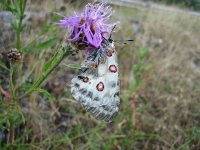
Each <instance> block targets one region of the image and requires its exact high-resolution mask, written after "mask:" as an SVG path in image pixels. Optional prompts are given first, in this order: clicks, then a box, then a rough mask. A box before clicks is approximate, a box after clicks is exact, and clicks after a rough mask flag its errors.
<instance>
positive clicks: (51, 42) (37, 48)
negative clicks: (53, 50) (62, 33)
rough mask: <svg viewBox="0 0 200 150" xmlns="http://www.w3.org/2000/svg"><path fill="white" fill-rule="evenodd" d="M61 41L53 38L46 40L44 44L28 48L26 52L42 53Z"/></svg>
mask: <svg viewBox="0 0 200 150" xmlns="http://www.w3.org/2000/svg"><path fill="white" fill-rule="evenodd" d="M59 40H60V38H57V37H56V38H52V39H49V40H46V41H44V42H41V43H39V44H38V45H36V46H34V47H26V48H24V51H25V52H33V51H42V50H44V49H46V48H49V47H51V46H53V45H55V44H56V43H58V42H59Z"/></svg>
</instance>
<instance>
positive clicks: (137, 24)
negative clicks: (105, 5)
mask: <svg viewBox="0 0 200 150" xmlns="http://www.w3.org/2000/svg"><path fill="white" fill-rule="evenodd" d="M80 6H81V7H82V6H83V4H82V3H80V2H74V3H69V2H67V1H63V2H62V3H61V2H60V1H59V2H58V1H51V2H47V1H44V2H41V1H34V2H28V4H27V18H26V19H25V23H26V24H27V27H26V29H25V32H24V33H23V38H22V39H23V47H25V48H27V49H28V50H30V48H29V47H30V46H29V45H27V44H28V43H30V42H31V41H32V42H31V44H32V47H34V45H37V43H39V41H45V40H47V39H51V37H52V38H54V37H56V38H58V41H57V43H56V44H54V45H53V46H52V47H49V48H47V49H45V50H32V51H31V52H29V53H26V55H25V58H24V60H23V61H24V62H26V65H25V68H28V70H29V71H30V70H32V68H34V69H35V70H34V71H33V72H32V74H31V78H30V81H27V82H30V83H32V82H33V81H34V80H36V79H37V78H38V76H39V75H40V72H41V71H42V68H43V66H44V64H45V62H46V61H47V60H48V59H49V58H50V57H51V56H52V53H53V52H54V51H55V49H54V48H55V47H56V45H57V46H58V45H59V44H60V43H63V42H64V41H65V39H66V38H65V36H66V34H65V31H64V30H63V29H59V28H58V27H57V26H55V25H52V22H54V21H58V19H59V17H58V16H56V15H55V14H53V13H52V12H60V13H62V14H63V15H66V16H69V15H72V13H73V11H74V10H78V11H80V10H81V9H80ZM113 9H115V13H114V16H113V17H112V20H114V21H116V20H117V21H120V24H119V25H117V28H116V30H115V32H114V33H113V35H112V37H113V39H114V41H115V45H116V49H117V51H118V58H119V67H120V80H121V108H120V112H119V114H118V115H117V117H116V118H115V119H114V121H113V122H112V123H111V124H106V123H103V122H101V121H96V120H94V119H93V118H91V117H90V116H89V115H88V114H87V113H86V112H85V110H84V109H83V108H82V107H81V106H80V104H78V103H76V102H75V100H73V98H72V96H71V94H70V80H71V79H72V78H73V76H75V75H76V74H77V72H78V71H77V70H76V69H72V68H67V67H66V66H65V64H72V63H80V62H81V61H82V60H83V58H84V57H83V54H84V52H79V54H77V55H75V56H69V57H68V58H67V59H65V60H64V61H63V62H62V63H61V65H60V66H59V67H58V68H56V70H55V71H54V72H53V73H52V75H51V76H50V77H48V78H47V80H46V82H45V83H44V84H43V85H42V87H43V88H45V89H46V90H47V91H48V92H49V93H51V94H52V95H53V96H55V98H56V99H55V100H53V101H51V100H48V98H45V97H44V96H43V95H41V94H38V93H37V92H35V93H34V94H32V95H31V96H30V97H29V98H26V99H23V100H22V101H21V103H22V105H23V109H24V112H25V114H26V115H25V116H26V130H27V131H28V130H29V129H31V133H30V135H29V137H30V140H29V145H26V144H21V146H24V147H28V148H29V149H84V150H85V149H108V150H110V149H113V150H114V149H118V150H123V149H138V150H140V149H146V150H151V149H153V150H154V149H163V150H169V149H179V150H182V149H188V150H189V149H192V150H197V149H200V142H199V141H200V137H199V132H200V128H199V125H200V121H199V120H200V112H199V108H200V104H199V102H200V99H199V97H200V88H199V85H200V76H199V75H200V52H199V49H200V44H199V39H200V30H199V27H200V18H199V17H194V16H190V15H183V14H174V13H169V12H165V11H161V10H153V9H148V8H128V7H120V6H113ZM8 30H10V29H8ZM6 31H7V30H6ZM6 33H8V32H6ZM9 33H12V32H11V31H10V32H9ZM3 34H5V30H3ZM12 34H13V33H12ZM129 39H133V40H134V41H133V42H126V43H127V44H123V43H124V41H126V40H129ZM9 41H13V39H12V36H10V35H9V36H8V40H7V42H4V45H3V50H2V51H6V50H7V49H8V48H11V47H13V45H14V44H13V43H12V42H9ZM31 44H30V45H31ZM144 49H147V50H148V53H147V54H146V55H145V56H144V60H142V66H143V65H144V66H147V67H145V69H144V70H143V71H141V72H140V71H139V73H140V74H139V76H140V79H141V82H140V84H139V86H137V88H134V85H135V82H136V79H137V78H136V76H137V74H136V73H135V72H134V71H136V70H135V69H134V68H135V67H136V66H141V64H140V62H141V58H140V57H139V56H138V53H139V52H140V51H142V50H144ZM0 57H3V54H2V56H1V55H0ZM4 62H5V61H4ZM29 68H30V69H29ZM1 76H3V77H2V78H4V72H2V73H1ZM32 80H33V81H32ZM1 86H2V87H3V88H4V89H7V87H6V85H1ZM30 141H31V142H30Z"/></svg>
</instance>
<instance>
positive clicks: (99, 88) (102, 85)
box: [97, 82, 104, 91]
mask: <svg viewBox="0 0 200 150" xmlns="http://www.w3.org/2000/svg"><path fill="white" fill-rule="evenodd" d="M103 89H104V84H103V82H99V83H98V84H97V90H98V91H103Z"/></svg>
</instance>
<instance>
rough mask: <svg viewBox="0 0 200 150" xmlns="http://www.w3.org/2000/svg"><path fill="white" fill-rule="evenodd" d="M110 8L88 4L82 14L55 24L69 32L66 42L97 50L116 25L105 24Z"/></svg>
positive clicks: (110, 12) (65, 18) (105, 5)
mask: <svg viewBox="0 0 200 150" xmlns="http://www.w3.org/2000/svg"><path fill="white" fill-rule="evenodd" d="M112 13H113V11H112V8H111V7H110V6H109V5H107V4H105V3H97V2H94V3H92V4H91V3H89V4H87V5H86V6H85V9H84V11H83V13H81V14H80V15H75V16H74V17H71V18H68V17H65V16H63V19H62V20H60V21H59V22H57V23H56V24H58V25H61V26H62V27H63V28H66V29H68V30H69V31H70V33H69V38H68V40H69V41H70V42H72V43H74V44H76V45H78V46H83V47H87V48H91V47H93V48H99V47H100V46H101V43H102V41H103V39H104V38H105V39H108V38H109V36H110V34H111V30H112V28H113V27H114V26H115V25H116V24H117V23H110V24H109V23H107V21H108V20H109V19H110V16H111V15H112Z"/></svg>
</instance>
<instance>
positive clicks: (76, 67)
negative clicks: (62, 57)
mask: <svg viewBox="0 0 200 150" xmlns="http://www.w3.org/2000/svg"><path fill="white" fill-rule="evenodd" d="M63 65H64V66H67V67H69V68H72V69H81V66H80V64H63Z"/></svg>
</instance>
